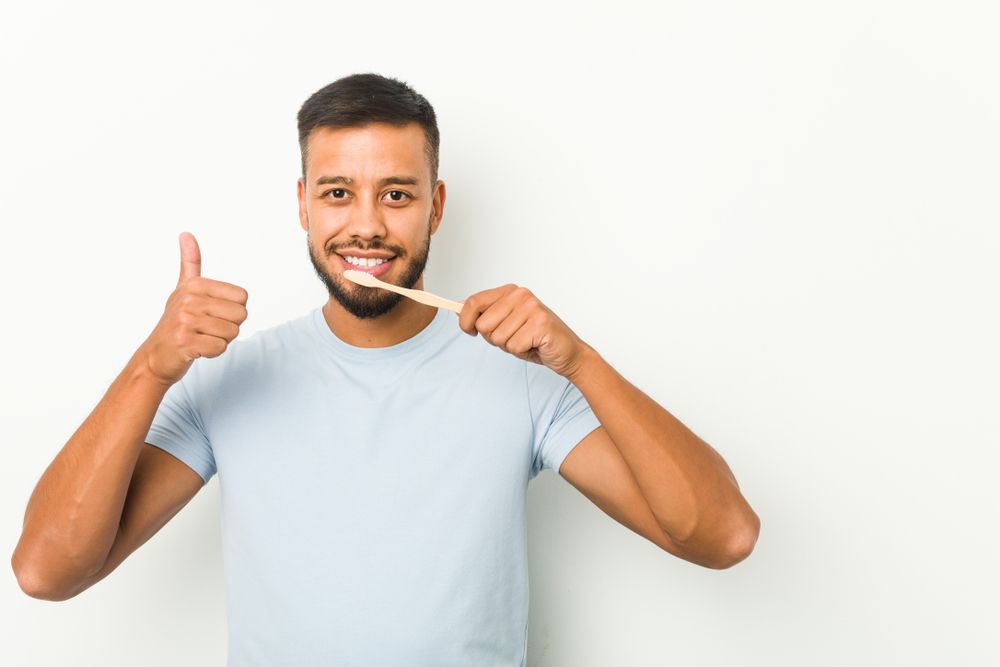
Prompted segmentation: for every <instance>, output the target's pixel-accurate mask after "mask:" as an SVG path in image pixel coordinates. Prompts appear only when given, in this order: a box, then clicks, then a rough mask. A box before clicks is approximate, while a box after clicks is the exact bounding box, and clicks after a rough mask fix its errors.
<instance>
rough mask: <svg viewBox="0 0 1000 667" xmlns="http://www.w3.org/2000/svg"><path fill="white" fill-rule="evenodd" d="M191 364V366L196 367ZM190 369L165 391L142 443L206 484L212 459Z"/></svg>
mask: <svg viewBox="0 0 1000 667" xmlns="http://www.w3.org/2000/svg"><path fill="white" fill-rule="evenodd" d="M197 361H198V360H195V365H197ZM194 370H195V368H194V366H192V367H191V368H189V369H188V372H187V373H186V374H185V375H184V377H182V378H181V379H180V381H178V382H175V383H174V384H173V385H171V386H170V388H169V389H167V392H166V394H164V396H163V400H162V401H160V407H159V408H158V409H157V411H156V415H155V416H154V417H153V422H152V424H150V427H149V433H148V434H147V435H146V442H147V443H149V444H150V445H153V446H155V447H158V448H160V449H162V450H164V451H165V452H168V453H169V454H172V455H173V456H175V457H177V458H178V459H180V460H181V461H182V462H184V463H185V464H187V466H188V467H189V468H191V469H192V470H194V471H195V472H196V473H198V474H199V475H201V478H202V479H203V480H204V481H205V483H206V484H207V483H208V480H210V479H211V478H212V475H214V474H215V472H216V468H215V455H214V454H213V453H212V445H211V443H210V442H209V439H208V436H207V435H206V433H205V426H204V423H203V422H202V419H201V413H200V412H199V409H198V407H199V406H198V404H197V402H196V401H195V400H194V398H193V397H197V396H198V392H197V391H196V390H195V388H194V386H193V385H194V384H195V373H193V371H194Z"/></svg>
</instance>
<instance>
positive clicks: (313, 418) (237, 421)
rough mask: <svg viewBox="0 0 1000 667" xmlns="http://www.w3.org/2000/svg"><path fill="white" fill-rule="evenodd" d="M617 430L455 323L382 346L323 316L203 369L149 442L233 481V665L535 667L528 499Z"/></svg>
mask: <svg viewBox="0 0 1000 667" xmlns="http://www.w3.org/2000/svg"><path fill="white" fill-rule="evenodd" d="M598 426H600V422H599V421H598V420H597V417H596V416H595V415H594V413H593V411H592V410H591V408H590V406H589V404H588V403H587V401H586V399H585V398H584V396H583V395H582V394H581V393H580V391H579V390H578V389H577V388H576V386H575V385H573V384H572V383H571V382H569V381H568V380H567V379H565V378H563V377H562V376H560V375H558V374H557V373H555V372H554V371H552V370H550V369H548V368H547V367H545V366H542V365H540V364H535V363H532V362H528V361H524V360H521V359H518V358H517V357H515V356H514V355H512V354H509V353H507V352H504V351H503V350H501V349H500V348H498V347H496V346H494V345H491V344H490V343H489V342H488V341H486V340H485V339H484V338H483V337H482V335H478V336H475V337H473V336H469V335H468V334H466V333H465V332H463V331H462V330H461V329H460V328H459V326H458V316H457V315H456V314H455V313H452V312H451V311H448V310H444V309H439V310H438V312H437V314H436V315H435V317H434V320H433V321H432V322H431V323H430V324H429V325H428V326H427V327H425V328H424V329H422V330H421V331H420V332H419V333H417V334H416V335H415V336H413V337H411V338H409V339H407V340H405V341H403V342H401V343H398V344H396V345H391V346H389V347H381V348H362V347H355V346H353V345H349V344H348V343H346V342H344V341H343V340H341V339H340V338H338V337H337V336H336V335H335V334H334V333H333V331H332V330H331V329H330V327H329V325H328V324H327V323H326V320H325V318H324V317H323V312H322V309H321V308H319V307H317V308H316V309H314V310H313V311H312V312H310V313H308V314H307V315H303V316H301V317H299V318H297V319H294V320H289V321H287V322H285V323H284V324H281V325H278V326H274V327H272V328H270V329H266V330H263V331H258V332H256V333H254V334H253V335H251V336H249V337H247V338H237V339H236V340H234V341H233V342H232V343H231V344H230V345H229V347H228V349H227V350H226V352H224V353H223V354H222V355H220V356H218V357H213V358H201V359H197V360H195V362H194V363H193V364H192V365H191V367H190V368H189V370H188V372H187V374H186V375H185V376H184V377H183V378H182V380H181V381H180V382H178V383H176V384H174V385H173V386H171V387H170V389H169V390H168V391H167V393H166V395H165V397H164V399H163V401H162V403H161V404H160V407H159V409H158V411H157V413H156V416H155V418H154V419H153V423H152V426H151V427H150V429H149V434H148V435H147V436H146V442H148V443H149V444H151V445H155V446H156V447H159V448H161V449H163V450H166V451H167V452H170V453H171V454H172V455H174V456H176V457H177V458H178V459H180V460H181V461H183V462H184V463H186V464H187V465H188V466H190V467H191V468H192V469H194V470H195V471H196V472H198V474H200V475H201V476H202V478H203V479H205V481H206V482H207V481H208V480H209V479H211V477H212V476H213V475H214V474H215V473H216V472H218V475H219V489H220V493H221V525H222V549H223V565H224V570H225V576H226V598H227V600H226V601H227V621H228V628H229V645H228V652H229V661H228V664H229V665H230V666H234V667H244V666H249V665H310V666H312V665H340V666H357V667H379V666H385V667H399V666H401V665H406V666H408V667H415V666H421V665H427V666H428V667H430V666H433V667H447V666H452V665H453V666H455V667H469V666H471V665H474V666H476V667H492V666H494V665H496V666H503V667H521V666H523V665H524V664H525V661H526V648H527V635H528V551H527V539H526V538H527V524H526V517H525V498H526V493H527V486H528V482H529V481H530V480H531V479H532V478H534V477H535V476H536V475H537V474H538V473H539V472H540V471H541V470H542V469H543V468H550V469H553V470H555V471H557V472H558V469H559V466H560V464H561V463H562V462H563V459H565V457H566V455H567V454H568V453H569V451H570V450H571V449H573V447H574V446H576V444H577V443H579V442H580V440H582V439H583V438H584V437H585V436H586V435H587V434H588V433H590V432H591V431H593V430H594V429H595V428H597V427H598Z"/></svg>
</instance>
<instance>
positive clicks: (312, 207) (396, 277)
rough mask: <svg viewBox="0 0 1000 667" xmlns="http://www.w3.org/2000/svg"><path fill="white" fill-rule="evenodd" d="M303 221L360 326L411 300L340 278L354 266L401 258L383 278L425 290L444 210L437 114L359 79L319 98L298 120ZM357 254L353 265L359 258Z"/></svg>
mask: <svg viewBox="0 0 1000 667" xmlns="http://www.w3.org/2000/svg"><path fill="white" fill-rule="evenodd" d="M298 129H299V147H300V150H301V152H302V177H301V178H300V179H299V183H298V198H299V221H300V224H301V225H302V228H303V229H304V230H305V231H306V232H307V236H306V240H307V244H308V248H309V257H310V259H311V261H312V264H313V267H314V268H315V269H316V273H317V275H318V276H319V278H320V280H321V281H322V282H323V283H324V285H326V288H327V291H329V293H330V296H331V297H333V298H334V299H336V301H337V302H338V303H339V304H340V305H341V306H342V307H343V308H344V309H345V310H346V311H347V312H349V313H351V314H352V315H354V316H355V317H358V318H368V317H378V316H380V315H384V314H385V313H388V312H389V311H391V310H392V309H393V308H394V307H395V306H396V304H397V303H399V302H400V301H401V300H402V299H403V298H404V297H402V296H401V295H399V294H395V293H393V292H389V291H388V290H383V289H379V288H374V287H364V286H361V285H357V284H355V283H353V282H351V281H349V280H347V279H346V278H344V277H343V276H342V275H341V274H342V273H343V271H344V270H346V269H348V268H359V267H353V266H351V265H350V264H349V263H348V262H347V260H346V259H343V257H345V256H357V255H371V254H377V255H379V256H389V255H391V256H392V259H391V260H390V261H389V262H388V264H387V266H385V267H382V268H380V269H377V270H376V271H375V275H376V276H377V277H378V278H379V279H380V280H383V281H385V282H391V283H393V284H396V285H400V286H402V287H411V288H416V289H422V288H423V279H422V277H423V271H424V267H425V266H426V263H427V257H428V254H429V251H430V237H431V234H433V233H434V232H435V231H437V228H438V225H439V224H440V222H441V214H442V212H443V209H444V199H445V189H444V183H443V182H442V181H438V180H437V167H438V145H439V135H438V129H437V120H436V117H435V114H434V110H433V108H432V107H431V105H430V103H428V102H427V100H426V99H424V97H423V96H422V95H420V94H418V93H417V92H415V91H414V90H413V89H411V88H410V87H409V86H407V85H406V84H405V83H402V82H400V81H397V80H395V79H389V78H386V77H383V76H380V75H378V74H354V75H351V76H348V77H344V78H342V79H338V80H337V81H334V82H333V83H331V84H329V85H328V86H325V87H324V88H322V89H320V90H318V91H317V92H316V93H314V94H313V95H312V96H311V97H310V98H309V99H308V100H306V102H305V104H303V105H302V108H301V109H300V110H299V114H298ZM352 253H353V255H352Z"/></svg>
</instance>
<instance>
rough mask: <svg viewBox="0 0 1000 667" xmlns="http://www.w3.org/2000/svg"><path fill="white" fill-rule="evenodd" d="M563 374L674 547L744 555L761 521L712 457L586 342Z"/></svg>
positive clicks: (713, 453) (729, 474) (724, 468)
mask: <svg viewBox="0 0 1000 667" xmlns="http://www.w3.org/2000/svg"><path fill="white" fill-rule="evenodd" d="M565 377H567V378H568V379H569V380H570V381H571V382H572V383H573V384H574V385H576V387H577V388H578V389H579V390H580V393H582V394H583V396H584V398H586V399H587V403H588V404H589V405H590V407H591V409H592V410H593V411H594V414H595V415H596V416H597V419H598V421H600V422H601V426H603V427H604V430H605V431H606V432H607V434H608V437H609V438H610V439H611V440H612V442H613V443H614V445H615V447H616V448H617V449H618V451H619V452H620V453H621V455H622V458H623V459H624V460H625V462H626V464H628V467H629V469H630V470H631V471H632V475H633V477H634V478H635V481H636V483H637V484H638V486H639V489H640V491H641V492H642V495H643V497H644V498H645V499H646V502H647V504H648V505H649V508H650V510H651V511H652V512H653V515H654V516H655V517H656V519H657V522H658V523H659V524H660V526H661V527H662V528H663V530H664V531H665V532H666V533H667V535H668V536H669V537H670V538H671V539H672V540H673V541H674V542H677V543H678V544H680V545H681V546H683V547H684V548H685V550H687V551H690V552H692V553H699V554H718V555H719V557H734V558H735V560H737V561H739V560H742V559H743V558H745V557H746V556H747V555H749V553H750V552H751V551H752V550H753V547H754V544H755V543H756V541H757V536H758V534H759V532H760V519H759V518H758V517H757V514H756V513H755V512H754V511H753V509H751V507H750V505H749V504H748V503H747V501H746V500H745V499H744V498H743V495H742V494H741V493H740V489H739V485H738V484H737V482H736V478H735V477H734V476H733V473H732V470H730V468H729V466H728V465H726V462H725V461H724V460H723V458H722V457H721V456H720V455H719V454H718V452H716V451H715V450H714V449H713V448H712V447H711V446H710V445H709V444H708V443H706V442H705V441H704V440H702V439H701V438H699V437H698V436H697V435H696V434H695V433H693V432H692V431H691V430H690V429H688V428H687V427H686V426H685V425H684V424H683V423H681V422H680V420H678V419H677V418H676V417H674V416H673V415H672V414H670V413H669V412H668V411H667V410H666V409H665V408H663V407H662V406H660V405H659V404H658V403H656V402H655V401H654V400H653V399H651V398H650V397H649V396H647V395H646V394H645V393H643V392H642V391H641V390H640V389H639V388H637V387H636V386H634V385H633V384H632V383H631V382H629V381H628V380H626V379H625V378H624V377H622V375H621V374H619V373H618V371H616V370H615V369H614V368H612V367H611V365H610V364H608V363H607V362H606V361H605V360H604V359H603V358H602V357H601V356H600V354H598V353H597V351H596V350H595V349H594V348H592V347H590V346H589V345H586V344H584V347H583V348H582V352H581V354H580V356H579V362H578V364H577V365H576V366H575V367H574V368H573V369H571V370H569V371H568V372H567V373H566V375H565Z"/></svg>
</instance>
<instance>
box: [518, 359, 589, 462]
mask: <svg viewBox="0 0 1000 667" xmlns="http://www.w3.org/2000/svg"><path fill="white" fill-rule="evenodd" d="M525 366H526V373H527V383H528V405H529V407H530V411H531V423H532V436H531V438H532V443H531V447H532V454H533V458H532V464H531V478H534V477H535V476H536V475H538V473H540V472H541V471H542V470H544V469H546V468H549V469H551V470H555V471H556V472H557V473H558V472H559V466H561V465H562V462H563V460H564V459H565V458H566V456H567V455H569V453H570V451H571V450H572V449H573V448H574V447H576V446H577V445H578V444H579V443H580V441H581V440H583V439H584V437H586V436H587V435H588V434H589V433H590V432H591V431H593V430H594V429H595V428H597V427H598V426H600V425H601V422H600V421H599V420H598V419H597V415H595V414H594V411H593V410H592V409H591V408H590V404H589V403H587V399H586V398H585V397H584V395H583V394H582V393H581V392H580V390H579V389H578V388H577V387H576V385H575V384H573V383H572V382H570V381H569V380H568V379H567V378H564V377H563V376H561V375H559V374H558V373H556V372H555V371H553V370H552V369H550V368H548V367H547V366H542V365H541V364H536V363H532V362H525Z"/></svg>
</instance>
